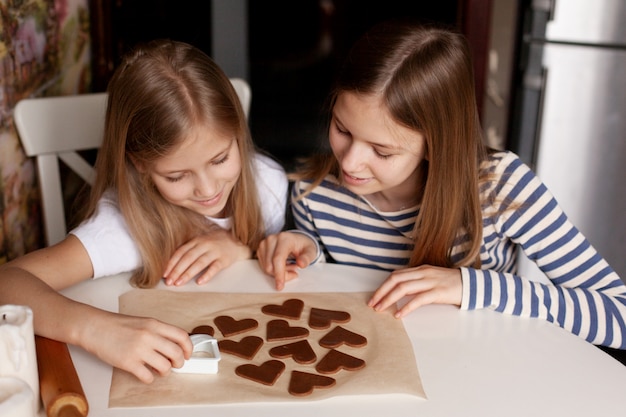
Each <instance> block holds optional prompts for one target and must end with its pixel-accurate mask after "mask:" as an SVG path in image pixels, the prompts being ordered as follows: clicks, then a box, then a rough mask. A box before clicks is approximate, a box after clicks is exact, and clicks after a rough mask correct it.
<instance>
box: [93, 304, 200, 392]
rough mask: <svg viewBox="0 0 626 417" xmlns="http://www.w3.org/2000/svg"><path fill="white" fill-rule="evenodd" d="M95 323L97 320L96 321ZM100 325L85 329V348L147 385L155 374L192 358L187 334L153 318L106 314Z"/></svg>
mask: <svg viewBox="0 0 626 417" xmlns="http://www.w3.org/2000/svg"><path fill="white" fill-rule="evenodd" d="M96 322H97V320H96ZM101 323H102V326H98V325H97V323H96V325H93V324H94V323H93V322H92V323H91V324H92V326H89V327H88V328H87V332H88V333H86V334H85V337H86V338H87V339H88V340H89V341H88V342H86V343H84V344H83V346H85V348H86V349H87V350H88V351H90V352H92V353H93V354H95V355H96V356H97V357H99V358H100V359H102V360H103V361H105V362H107V363H109V364H111V365H112V366H114V367H116V368H119V369H122V370H124V371H127V372H130V373H131V374H133V375H135V376H136V377H137V378H138V379H139V380H140V381H142V382H144V383H146V384H149V383H151V382H152V381H154V378H155V374H158V375H161V376H164V375H168V374H169V373H170V372H171V369H172V367H174V368H180V367H182V366H183V364H184V361H185V359H189V358H190V357H191V353H192V351H193V344H192V343H191V339H190V338H189V334H188V333H187V332H186V331H185V330H183V329H180V328H178V327H176V326H172V325H169V324H166V323H163V322H161V321H159V320H156V319H153V318H143V317H132V316H127V315H122V314H114V313H111V314H107V315H105V316H104V319H103V320H102V322H101Z"/></svg>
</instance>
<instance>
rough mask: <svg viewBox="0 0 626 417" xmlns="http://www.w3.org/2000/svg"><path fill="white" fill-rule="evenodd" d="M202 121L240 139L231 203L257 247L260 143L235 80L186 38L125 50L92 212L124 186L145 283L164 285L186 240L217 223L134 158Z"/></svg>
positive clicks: (153, 152)
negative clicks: (178, 202)
mask: <svg viewBox="0 0 626 417" xmlns="http://www.w3.org/2000/svg"><path fill="white" fill-rule="evenodd" d="M198 123H202V124H204V125H206V126H208V127H210V128H211V129H216V130H219V131H222V132H226V133H229V134H231V135H232V136H233V137H235V138H236V140H237V145H238V147H239V153H240V157H241V165H242V170H241V174H240V177H239V180H238V181H237V184H236V185H235V187H234V188H233V191H232V193H231V195H230V196H229V201H228V204H227V210H228V211H229V214H230V215H232V216H233V229H232V232H233V234H234V236H235V237H236V238H238V239H239V240H241V241H242V242H243V243H245V244H247V245H248V246H250V247H251V249H252V250H256V248H257V246H258V244H259V242H260V240H261V239H262V238H263V236H264V229H263V221H262V219H261V212H260V207H259V204H258V196H257V193H256V187H255V185H254V177H253V174H252V163H253V162H252V154H253V152H254V146H253V144H252V140H251V138H250V132H249V130H248V125H247V121H246V118H245V115H244V112H243V109H242V107H241V104H240V102H239V99H238V96H237V93H236V92H235V90H234V89H233V87H232V84H231V83H230V80H229V79H228V78H227V77H226V75H225V74H224V73H223V71H222V70H221V69H220V68H219V67H218V66H217V65H216V64H215V63H214V62H213V60H211V58H210V57H209V56H207V55H206V54H205V53H203V52H202V51H200V50H199V49H197V48H195V47H193V46H191V45H188V44H186V43H182V42H175V41H169V40H157V41H152V42H150V43H147V44H145V45H142V46H140V47H138V48H137V49H136V50H134V51H133V52H132V53H130V54H129V55H127V56H126V57H125V59H124V61H123V62H122V64H121V65H120V66H119V67H118V68H117V70H116V72H115V74H114V75H113V77H112V79H111V81H110V83H109V86H108V105H107V110H106V121H105V132H104V141H103V144H102V147H101V148H100V150H99V152H98V158H97V161H96V182H95V184H94V186H93V187H92V190H91V194H90V202H89V205H88V208H87V215H91V214H93V213H94V211H95V209H96V206H97V203H98V200H100V198H101V197H102V195H103V194H104V192H105V191H107V190H113V191H114V192H116V194H117V198H118V201H119V207H120V210H121V213H122V215H123V217H124V219H125V221H126V223H127V225H128V229H129V231H130V234H131V236H132V237H133V239H134V240H135V242H136V244H137V245H138V248H139V252H140V253H141V257H142V261H143V265H142V267H141V268H139V269H138V270H137V271H135V272H134V274H133V277H132V282H133V283H134V284H135V285H137V286H139V287H152V286H154V285H156V284H157V283H158V281H159V280H160V279H161V278H162V274H163V270H164V266H165V263H166V262H167V260H168V259H169V258H170V257H171V255H172V254H173V252H174V251H175V250H176V249H177V248H178V247H179V246H180V245H181V244H183V243H184V242H186V241H187V240H189V239H190V238H192V237H193V236H196V235H198V234H201V233H207V232H209V231H210V229H211V227H215V226H213V225H211V224H210V222H208V221H206V219H205V218H204V217H203V216H201V215H199V214H197V213H195V212H192V211H191V210H188V209H185V208H182V207H178V206H175V205H173V204H171V203H169V202H167V201H166V200H165V199H163V197H162V196H161V195H160V193H159V191H158V190H157V188H156V187H155V186H154V184H153V183H152V180H151V179H150V176H149V174H148V173H147V172H144V173H142V172H139V171H138V170H137V169H136V168H135V165H134V164H133V162H132V161H135V162H139V163H141V164H145V166H148V167H149V166H151V164H153V163H154V162H155V161H156V160H158V159H159V158H160V157H162V156H164V155H167V154H168V153H169V152H171V151H173V150H174V149H175V148H176V147H177V146H179V145H180V143H181V142H182V141H184V140H185V137H186V133H187V132H188V131H189V129H191V128H192V127H193V126H194V125H197V124H198Z"/></svg>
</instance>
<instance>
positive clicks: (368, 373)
mask: <svg viewBox="0 0 626 417" xmlns="http://www.w3.org/2000/svg"><path fill="white" fill-rule="evenodd" d="M369 295H370V294H366V293H280V294H240V293H205V292H173V291H166V290H154V289H149V290H139V289H136V290H132V291H130V292H128V293H125V294H123V295H122V296H120V299H119V309H120V313H124V314H131V315H137V316H148V317H154V318H157V319H159V320H162V321H164V322H167V323H171V324H173V325H177V326H179V327H181V328H183V329H185V330H187V331H188V332H190V331H191V330H192V329H193V328H195V327H196V326H199V325H210V326H212V327H213V328H214V329H215V335H214V337H215V338H217V339H218V340H222V339H226V338H225V337H223V336H222V334H221V333H220V331H219V329H218V328H217V326H216V325H215V323H214V322H213V319H214V318H215V317H217V316H220V315H228V316H231V317H233V318H234V319H236V320H240V319H244V318H254V319H255V320H257V321H258V322H259V326H258V327H257V328H256V329H255V330H251V331H248V332H246V333H242V334H239V335H235V336H231V337H230V338H229V339H231V340H236V341H239V340H241V339H242V338H243V337H245V336H252V335H256V336H259V337H261V338H262V339H263V340H264V344H263V346H262V347H261V350H260V351H259V352H258V353H257V354H256V356H255V357H254V358H253V359H252V360H246V359H242V358H239V357H237V356H234V355H231V354H229V353H221V357H222V358H221V361H220V362H219V371H218V373H217V374H212V375H198V374H180V373H175V372H172V373H171V374H170V375H168V376H165V377H157V379H156V380H155V381H154V382H153V383H152V384H144V383H142V382H140V381H139V380H138V379H137V378H135V377H134V376H133V375H131V374H129V373H127V372H125V371H122V370H119V369H117V368H115V369H114V370H113V377H112V380H111V391H110V397H109V407H150V406H172V405H199V404H215V403H233V402H238V403H241V402H274V401H312V400H322V399H325V398H329V397H333V396H340V395H375V394H389V393H393V394H408V395H412V396H417V397H422V398H426V394H425V392H424V390H423V387H422V382H421V379H420V376H419V372H418V369H417V364H416V361H415V356H414V354H413V348H412V346H411V343H410V341H409V338H408V335H407V334H406V331H405V329H404V326H403V324H402V321H401V320H397V319H395V318H394V317H393V316H392V313H391V312H382V313H377V312H374V311H373V310H372V309H371V308H369V307H367V305H366V301H367V299H368V297H369ZM290 298H297V299H300V300H302V301H303V302H304V309H303V311H302V316H301V317H300V319H299V320H291V319H288V320H287V321H288V322H289V324H290V326H300V327H306V328H308V329H309V331H310V334H309V336H308V338H307V340H308V341H309V343H310V345H311V347H312V348H313V350H314V351H315V352H316V354H317V357H318V359H317V362H319V360H320V359H321V358H322V357H323V356H324V355H325V353H326V352H327V351H328V350H327V349H326V348H323V347H321V346H320V345H319V343H318V341H319V340H320V339H321V338H322V337H323V336H324V335H325V334H326V333H328V332H329V331H330V330H331V329H333V328H334V327H335V326H336V325H341V326H342V327H344V328H346V329H348V330H351V331H353V332H355V333H358V334H361V335H363V336H365V337H366V338H367V345H366V346H364V347H360V348H356V347H349V346H346V345H343V346H341V347H338V348H337V349H336V350H339V351H341V352H343V353H347V354H349V355H352V356H355V357H357V358H360V359H363V360H364V361H365V362H366V365H365V367H364V368H362V369H360V370H355V371H347V370H340V371H339V372H338V373H336V374H331V375H327V376H330V377H332V378H335V380H336V385H335V386H333V387H330V388H325V389H315V390H314V391H313V393H312V394H311V395H308V396H304V397H299V396H293V395H291V394H289V392H288V384H289V379H290V376H291V371H292V370H301V371H304V372H312V373H316V371H315V368H314V367H315V364H312V365H301V364H298V363H296V362H295V361H294V360H293V359H291V358H287V359H280V360H281V361H282V362H284V363H285V365H286V369H285V371H284V372H283V373H282V375H281V376H280V377H279V378H278V380H277V381H276V383H275V384H274V385H273V386H266V385H262V384H260V383H256V382H254V381H251V380H248V379H245V378H242V377H240V376H238V375H236V374H235V368H236V367H237V366H239V365H242V364H245V363H252V364H256V365H260V364H262V363H263V362H265V361H267V360H270V359H274V358H272V357H270V356H269V353H268V351H269V349H270V348H271V347H274V346H278V345H282V344H285V343H289V342H290V341H282V342H281V341H276V342H267V339H266V324H267V322H268V321H270V320H275V319H279V318H278V317H275V316H269V315H265V314H263V313H262V312H261V308H262V307H263V306H265V305H268V304H277V305H280V304H282V303H283V301H285V300H288V299H290ZM311 307H316V308H321V309H327V310H340V311H346V312H348V313H350V315H351V320H350V321H349V322H348V323H344V324H336V323H333V324H331V326H330V328H328V329H325V330H315V329H311V328H310V327H309V326H308V318H309V312H310V309H311Z"/></svg>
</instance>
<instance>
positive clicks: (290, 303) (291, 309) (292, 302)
mask: <svg viewBox="0 0 626 417" xmlns="http://www.w3.org/2000/svg"><path fill="white" fill-rule="evenodd" d="M303 309H304V302H303V301H302V300H298V299H297V298H291V299H289V300H286V301H285V302H283V304H282V305H280V304H268V305H265V306H263V307H261V311H262V312H263V313H265V314H267V315H270V316H277V317H284V318H286V319H293V320H298V319H299V318H300V315H301V314H302V310H303Z"/></svg>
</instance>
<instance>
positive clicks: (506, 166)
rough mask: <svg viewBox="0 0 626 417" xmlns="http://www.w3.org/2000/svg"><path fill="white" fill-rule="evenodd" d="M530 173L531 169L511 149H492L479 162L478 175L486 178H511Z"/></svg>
mask: <svg viewBox="0 0 626 417" xmlns="http://www.w3.org/2000/svg"><path fill="white" fill-rule="evenodd" d="M529 173H531V169H530V167H529V166H528V165H526V164H525V163H524V162H523V161H522V160H521V159H520V157H519V156H518V155H517V154H515V153H514V152H512V151H509V150H503V151H493V152H490V153H489V154H488V155H487V158H485V160H484V161H483V162H482V163H481V164H480V176H481V178H483V179H488V180H492V181H493V180H498V179H504V180H507V181H509V180H511V178H515V177H517V178H522V177H524V176H527V175H528V174H529Z"/></svg>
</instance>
